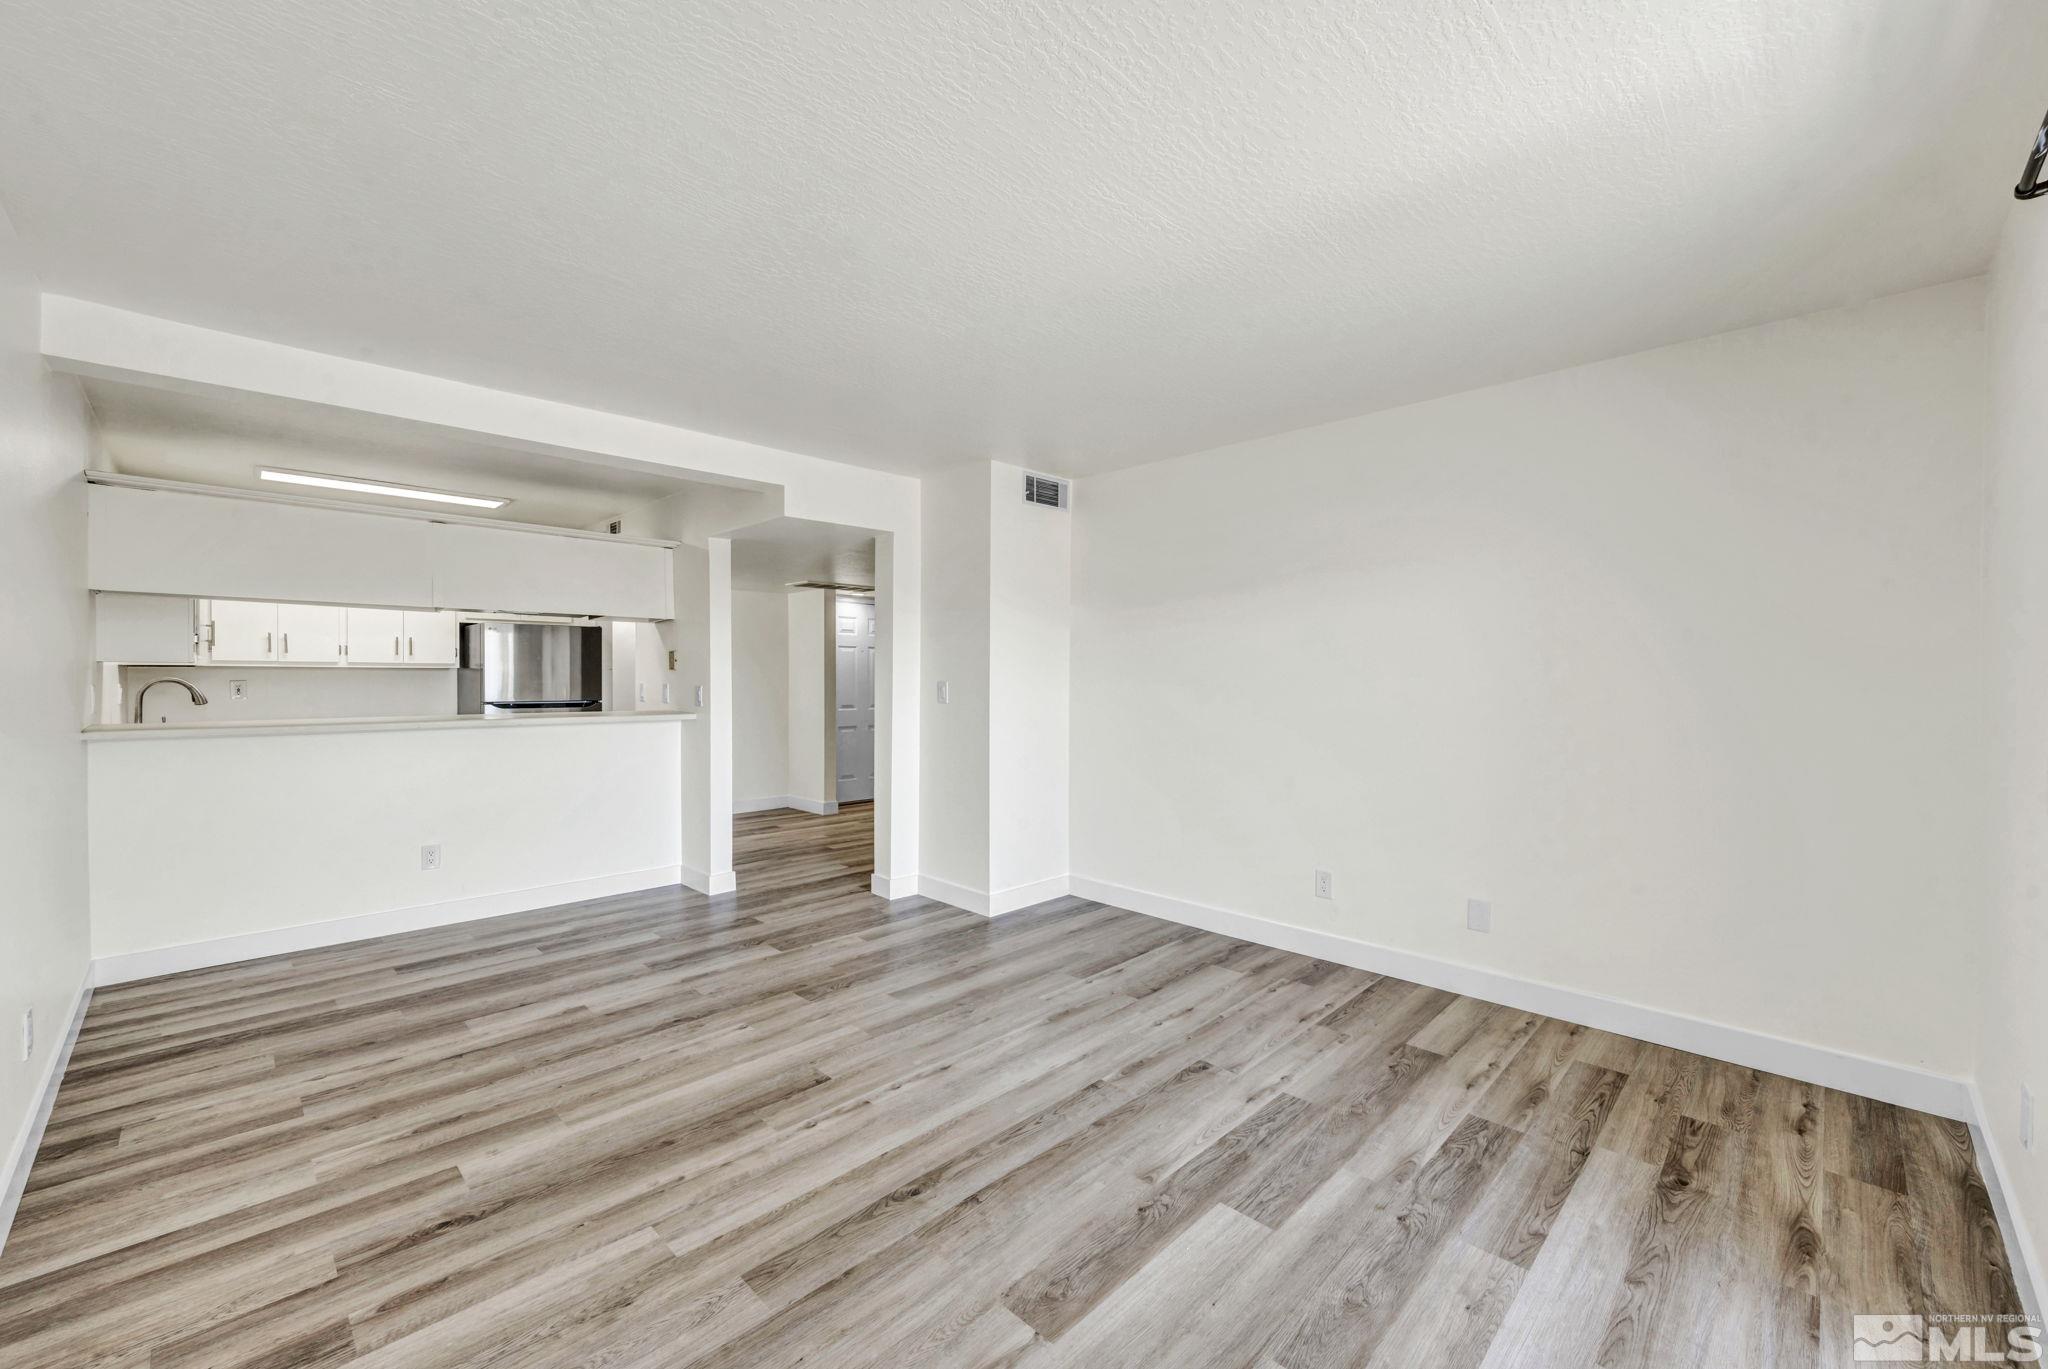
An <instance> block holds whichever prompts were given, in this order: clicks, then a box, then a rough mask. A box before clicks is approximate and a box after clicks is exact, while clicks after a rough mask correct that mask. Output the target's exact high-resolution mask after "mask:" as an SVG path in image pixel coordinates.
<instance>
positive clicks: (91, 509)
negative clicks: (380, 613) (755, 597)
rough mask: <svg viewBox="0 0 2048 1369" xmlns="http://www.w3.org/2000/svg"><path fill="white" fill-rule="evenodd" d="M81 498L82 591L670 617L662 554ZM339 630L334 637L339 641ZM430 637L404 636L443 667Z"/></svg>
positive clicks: (308, 509) (108, 492) (287, 509)
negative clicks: (84, 532)
mask: <svg viewBox="0 0 2048 1369" xmlns="http://www.w3.org/2000/svg"><path fill="white" fill-rule="evenodd" d="M105 479H108V480H122V479H125V477H115V476H107V477H105ZM87 500H88V504H87V548H88V551H87V576H88V582H87V587H88V588H90V589H96V590H114V591H119V592H122V593H128V594H152V595H181V596H187V597H202V598H203V597H208V596H222V597H224V598H225V599H231V600H241V601H257V600H260V601H264V602H268V603H327V604H363V605H374V606H381V607H387V608H397V609H404V608H407V607H411V608H414V609H418V608H425V607H432V608H439V609H459V610H467V611H471V612H490V611H503V612H510V613H550V614H554V613H568V614H577V615H581V616H588V617H593V618H651V619H661V618H668V617H671V616H673V614H672V610H671V602H672V600H673V598H674V587H673V585H672V584H671V577H672V575H673V573H674V570H673V556H672V554H671V551H670V548H669V547H668V546H667V545H664V544H654V543H647V542H638V541H632V540H628V539H624V538H616V537H596V536H586V535H579V534H576V533H572V532H568V531H564V530H550V529H546V528H534V527H521V526H516V525H506V526H502V527H500V526H497V525H493V524H478V523H473V522H441V521H435V520H432V519H427V518H415V517H400V516H397V515H394V514H382V513H371V512H367V511H363V510H359V509H348V508H333V509H328V508H319V507H313V506H310V505H306V504H299V503H290V502H280V501H277V500H273V499H266V498H261V497H243V496H241V495H237V494H231V493H223V492H217V491H206V490H203V489H201V490H193V489H182V488H169V487H162V486H159V485H157V484H155V483H151V484H149V485H148V486H146V487H145V486H143V485H139V484H122V483H115V484H103V483H98V482H94V483H91V484H89V485H88V487H87ZM335 631H336V634H337V636H338V634H339V633H340V631H341V629H340V628H339V627H337V628H336V629H335ZM435 633H436V629H427V628H425V627H424V625H422V626H421V628H420V630H415V631H414V632H413V633H412V637H413V654H412V659H413V660H414V661H415V662H423V661H424V660H425V657H424V656H423V655H422V653H424V652H426V651H427V650H428V645H427V641H426V639H427V638H428V637H433V639H434V642H435V646H434V648H433V650H434V652H435V659H437V660H441V659H442V658H444V657H445V662H444V663H446V662H452V661H453V659H454V656H453V651H452V646H451V645H450V644H449V643H448V642H447V641H446V639H445V638H444V637H442V636H437V635H435ZM302 634H303V636H304V640H305V641H306V642H310V641H311V640H312V638H313V636H315V635H318V634H315V633H313V632H311V631H310V630H309V629H307V628H299V629H297V630H296V631H295V632H294V634H293V642H294V645H295V647H297V648H298V649H295V650H294V651H292V653H291V656H292V658H293V659H300V658H303V657H305V655H306V653H307V651H308V650H309V649H310V648H309V647H307V646H303V645H301V644H300V643H301V636H302ZM400 635H401V637H402V636H403V635H404V634H403V633H401V634H400ZM330 645H335V644H334V643H330ZM349 655H350V658H351V659H353V658H354V656H355V653H354V652H353V651H351V652H350V653H349ZM238 659H265V658H258V657H245V658H238Z"/></svg>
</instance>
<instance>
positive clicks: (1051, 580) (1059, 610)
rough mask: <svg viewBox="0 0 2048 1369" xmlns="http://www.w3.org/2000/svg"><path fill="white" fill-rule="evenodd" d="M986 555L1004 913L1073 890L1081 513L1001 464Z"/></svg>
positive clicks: (993, 854) (992, 790)
mask: <svg viewBox="0 0 2048 1369" xmlns="http://www.w3.org/2000/svg"><path fill="white" fill-rule="evenodd" d="M988 556H989V590H988V595H989V675H988V678H989V739H988V744H989V848H988V862H989V872H988V881H989V882H988V888H989V891H990V895H991V900H992V904H993V910H994V911H998V912H1000V911H1005V910H1006V909H1007V908H1009V907H1023V906H1026V905H1028V904H1030V903H1033V902H1037V901H1039V900H1040V899H1042V898H1048V897H1051V896H1053V895H1054V894H1057V893H1064V892H1065V889H1064V886H1063V885H1062V884H1060V883H1059V882H1060V881H1063V880H1064V879H1065V878H1066V875H1067V871H1068V869H1069V864H1068V849H1067V814H1068V789H1069V787H1070V782H1071V776H1070V775H1069V773H1068V765H1067V733H1068V708H1069V693H1070V682H1069V678H1068V672H1069V654H1070V643H1069V638H1070V635H1071V628H1072V616H1073V614H1072V605H1071V600H1072V557H1073V515H1072V513H1071V512H1069V511H1065V510H1060V509H1048V508H1045V507H1043V506H1041V505H1036V504H1027V503H1025V502H1024V471H1023V470H1022V469H1021V468H1020V467H1017V466H1008V465H1003V464H1002V463H1000V462H997V463H992V465H991V467H990V490H989V552H988ZM1049 881H1050V882H1051V884H1050V886H1048V882H1049Z"/></svg>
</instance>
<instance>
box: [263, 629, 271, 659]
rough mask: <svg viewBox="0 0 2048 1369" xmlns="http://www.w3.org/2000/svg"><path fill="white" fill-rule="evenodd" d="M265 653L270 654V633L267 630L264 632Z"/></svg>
mask: <svg viewBox="0 0 2048 1369" xmlns="http://www.w3.org/2000/svg"><path fill="white" fill-rule="evenodd" d="M263 654H264V655H265V656H268V655H269V654H270V634H269V633H267V632H266V633H264V634H263Z"/></svg>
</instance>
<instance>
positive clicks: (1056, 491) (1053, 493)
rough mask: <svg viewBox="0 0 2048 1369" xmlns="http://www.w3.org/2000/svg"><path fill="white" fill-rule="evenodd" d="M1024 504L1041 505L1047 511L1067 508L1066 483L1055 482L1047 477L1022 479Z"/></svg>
mask: <svg viewBox="0 0 2048 1369" xmlns="http://www.w3.org/2000/svg"><path fill="white" fill-rule="evenodd" d="M1024 502H1025V503H1027V504H1043V505H1045V507H1047V508H1049V509H1063V508H1065V507H1066V506H1067V482H1066V481H1064V480H1055V479H1053V478H1052V477H1051V476H1049V475H1030V474H1027V475H1025V477H1024Z"/></svg>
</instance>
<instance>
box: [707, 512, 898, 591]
mask: <svg viewBox="0 0 2048 1369" xmlns="http://www.w3.org/2000/svg"><path fill="white" fill-rule="evenodd" d="M805 582H810V583H812V584H831V585H839V586H844V587H847V588H859V589H873V588H874V587H875V535H874V534H873V533H872V532H865V531H863V530H861V529H859V528H848V527H841V526H840V525H839V524H837V523H817V522H813V521H812V520H810V519H808V518H771V519H769V520H768V521H767V522H765V523H756V524H754V525H753V526H752V527H749V528H743V529H741V530H740V531H738V532H735V533H733V535H732V584H733V588H734V589H752V590H766V591H769V592H772V593H786V592H787V591H789V590H791V589H793V588H796V587H797V586H798V585H800V584H803V583H805Z"/></svg>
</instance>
